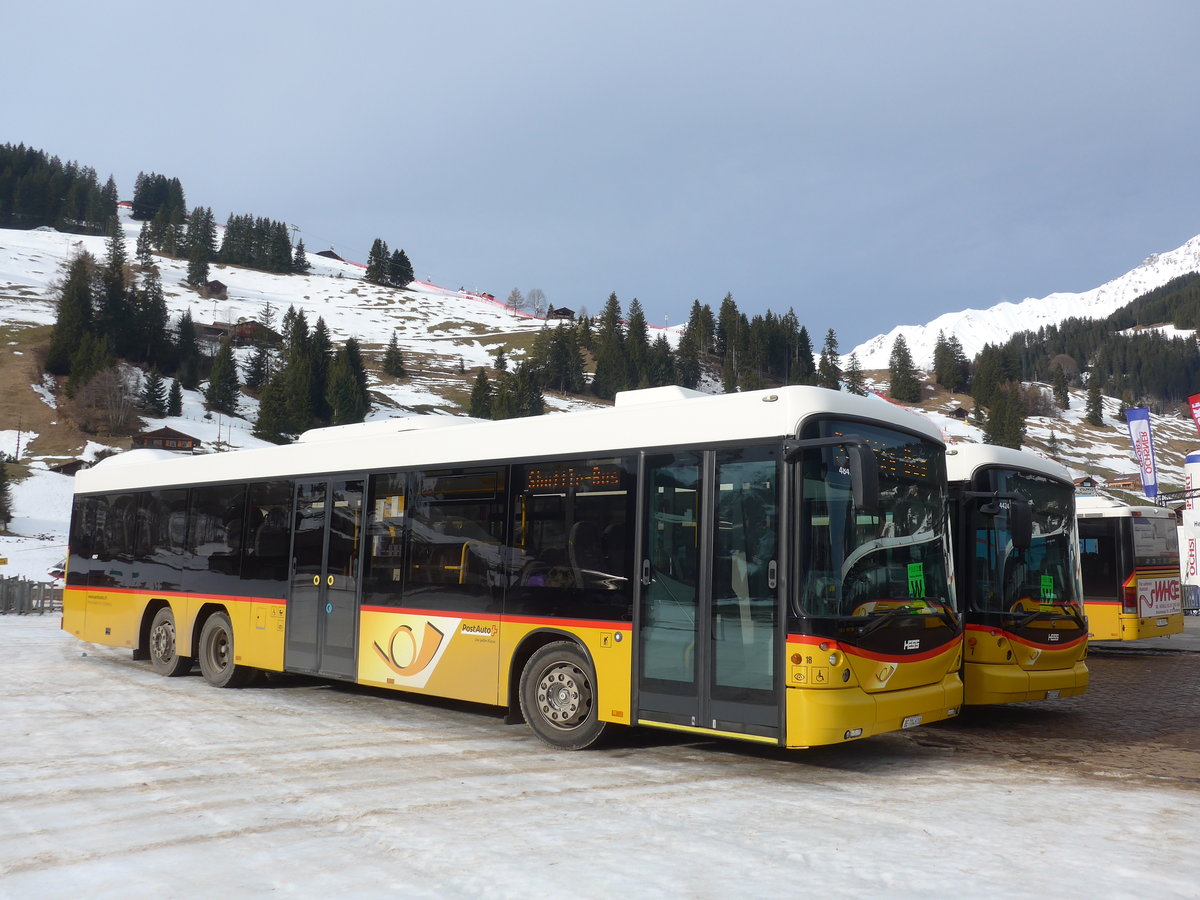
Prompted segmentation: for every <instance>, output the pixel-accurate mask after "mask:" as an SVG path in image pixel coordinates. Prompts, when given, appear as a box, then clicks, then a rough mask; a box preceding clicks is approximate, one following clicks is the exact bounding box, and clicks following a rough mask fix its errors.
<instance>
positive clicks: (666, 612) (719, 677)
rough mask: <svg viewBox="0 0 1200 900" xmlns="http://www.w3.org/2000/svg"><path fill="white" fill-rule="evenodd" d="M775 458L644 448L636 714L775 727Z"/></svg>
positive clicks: (749, 451)
mask: <svg viewBox="0 0 1200 900" xmlns="http://www.w3.org/2000/svg"><path fill="white" fill-rule="evenodd" d="M777 457H778V454H777V452H776V451H775V450H774V449H773V448H767V447H752V448H745V449H735V450H718V451H708V452H695V453H676V454H663V455H654V456H647V457H646V460H645V477H644V479H643V481H642V484H643V485H645V495H644V496H643V498H642V516H643V521H642V526H643V527H642V546H641V553H640V572H639V575H640V579H641V587H640V591H639V597H640V604H639V609H638V617H637V619H636V621H637V622H638V636H637V640H638V643H637V648H638V655H637V660H638V662H637V667H638V676H637V685H638V701H637V706H638V720H639V721H641V722H644V723H648V724H649V723H657V724H661V725H667V726H670V725H674V726H682V727H684V728H703V729H705V730H712V731H718V732H725V733H730V734H738V735H758V736H761V737H766V738H775V739H778V738H779V735H780V734H781V727H780V722H781V715H782V713H781V709H782V704H781V702H780V699H779V693H780V690H781V688H780V686H779V685H778V684H777V679H776V672H777V671H778V660H777V656H778V653H779V649H778V647H779V643H780V642H779V640H778V639H777V633H778V628H777V625H778V615H779V614H778V608H779V603H778V594H779V592H778V589H777V588H778V559H777V552H776V546H777V538H778V515H777V510H778V484H779V474H778V473H779V466H778V459H777Z"/></svg>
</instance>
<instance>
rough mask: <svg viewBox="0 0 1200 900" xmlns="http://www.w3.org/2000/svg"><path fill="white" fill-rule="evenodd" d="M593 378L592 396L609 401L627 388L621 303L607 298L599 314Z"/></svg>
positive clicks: (612, 295)
mask: <svg viewBox="0 0 1200 900" xmlns="http://www.w3.org/2000/svg"><path fill="white" fill-rule="evenodd" d="M595 348H596V349H595V353H594V354H593V355H594V356H595V358H596V374H595V375H594V376H593V377H592V393H593V394H595V395H596V396H597V397H600V398H602V399H604V400H612V399H613V398H614V397H615V396H616V395H617V392H618V391H623V390H625V389H626V388H627V387H628V381H627V377H628V371H629V369H628V366H627V365H626V362H625V334H624V332H623V331H622V330H621V301H619V300H618V299H617V295H616V294H615V293H613V294H609V297H608V301H607V302H606V303H605V304H604V311H603V312H602V313H601V314H600V321H599V323H598V325H597V328H596V338H595Z"/></svg>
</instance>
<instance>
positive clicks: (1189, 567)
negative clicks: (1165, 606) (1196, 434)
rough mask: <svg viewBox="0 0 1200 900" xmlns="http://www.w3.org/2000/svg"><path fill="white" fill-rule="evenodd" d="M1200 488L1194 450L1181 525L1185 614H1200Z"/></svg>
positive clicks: (1199, 459) (1198, 455)
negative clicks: (1199, 495)
mask: <svg viewBox="0 0 1200 900" xmlns="http://www.w3.org/2000/svg"><path fill="white" fill-rule="evenodd" d="M1197 488H1200V450H1193V451H1192V452H1191V453H1189V454H1188V455H1187V459H1185V460H1184V464H1183V489H1184V501H1183V517H1182V520H1181V521H1180V523H1179V582H1180V590H1181V594H1182V603H1181V605H1182V607H1183V612H1184V613H1185V614H1187V615H1193V616H1197V615H1200V574H1198V570H1200V551H1198V547H1200V499H1198V498H1196V497H1193V496H1192V493H1193V491H1195V490H1196V489H1197Z"/></svg>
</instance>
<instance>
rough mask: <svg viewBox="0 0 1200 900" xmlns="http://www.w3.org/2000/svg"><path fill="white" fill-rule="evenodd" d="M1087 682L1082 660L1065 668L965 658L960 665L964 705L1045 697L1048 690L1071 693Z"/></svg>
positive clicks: (1060, 695) (1079, 689) (1067, 694)
mask: <svg viewBox="0 0 1200 900" xmlns="http://www.w3.org/2000/svg"><path fill="white" fill-rule="evenodd" d="M1087 685H1088V668H1087V664H1086V663H1084V662H1083V661H1082V660H1080V661H1079V662H1076V663H1074V664H1073V665H1072V666H1070V667H1068V668H1062V669H1046V670H1033V671H1028V672H1027V671H1025V670H1024V669H1021V668H1020V667H1019V666H1015V665H1012V664H1011V663H1009V664H1001V665H986V664H980V663H972V662H967V663H966V664H965V665H964V666H963V687H964V689H965V693H964V702H965V703H966V704H967V705H968V706H985V705H991V704H997V703H1021V702H1023V701H1026V700H1045V699H1046V693H1047V692H1048V691H1057V692H1058V697H1060V698H1061V697H1075V696H1077V695H1079V694H1082V693H1084V692H1085V691H1086V690H1087Z"/></svg>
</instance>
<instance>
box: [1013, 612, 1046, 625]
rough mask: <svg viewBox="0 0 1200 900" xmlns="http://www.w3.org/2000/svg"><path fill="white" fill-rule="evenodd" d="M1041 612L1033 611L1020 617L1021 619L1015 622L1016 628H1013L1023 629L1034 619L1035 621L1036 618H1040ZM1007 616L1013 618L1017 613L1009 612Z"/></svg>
mask: <svg viewBox="0 0 1200 900" xmlns="http://www.w3.org/2000/svg"><path fill="white" fill-rule="evenodd" d="M1042 612H1043V610H1040V609H1035V610H1034V611H1033V612H1031V613H1029V614H1027V615H1024V616H1022V617H1021V618H1020V619H1019V620H1017V622H1016V626H1015V627H1017V628H1024V627H1025V626H1026V625H1028V624H1029V623H1030V622H1032V621H1033V620H1034V619H1036V618H1038V617H1039V616H1041V615H1042ZM1009 615H1010V616H1015V615H1017V613H1011V612H1010V613H1009Z"/></svg>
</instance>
